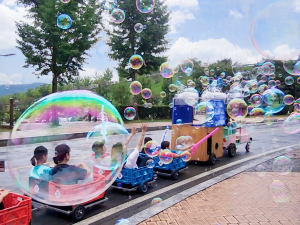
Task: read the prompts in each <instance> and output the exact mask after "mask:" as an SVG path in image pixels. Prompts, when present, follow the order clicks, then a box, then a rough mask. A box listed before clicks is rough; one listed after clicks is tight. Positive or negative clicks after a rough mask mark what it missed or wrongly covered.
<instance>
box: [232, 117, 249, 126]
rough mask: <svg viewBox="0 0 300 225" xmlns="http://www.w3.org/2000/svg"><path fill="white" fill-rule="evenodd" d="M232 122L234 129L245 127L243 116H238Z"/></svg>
mask: <svg viewBox="0 0 300 225" xmlns="http://www.w3.org/2000/svg"><path fill="white" fill-rule="evenodd" d="M234 122H235V124H236V127H242V126H244V125H245V123H246V119H245V117H243V116H238V117H236V118H235V120H234ZM232 124H233V122H232V123H231V125H232Z"/></svg>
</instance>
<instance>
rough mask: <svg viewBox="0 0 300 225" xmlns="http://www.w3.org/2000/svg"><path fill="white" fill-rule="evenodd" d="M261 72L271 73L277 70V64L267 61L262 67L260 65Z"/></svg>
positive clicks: (263, 73) (264, 73)
mask: <svg viewBox="0 0 300 225" xmlns="http://www.w3.org/2000/svg"><path fill="white" fill-rule="evenodd" d="M260 72H261V74H262V75H266V76H268V75H270V74H273V73H274V72H275V65H274V64H273V63H271V62H265V63H264V64H263V65H262V66H261V67H260Z"/></svg>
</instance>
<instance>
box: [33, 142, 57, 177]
mask: <svg viewBox="0 0 300 225" xmlns="http://www.w3.org/2000/svg"><path fill="white" fill-rule="evenodd" d="M47 160H48V149H47V148H45V147H44V146H38V147H36V148H35V150H34V155H33V157H32V158H31V159H30V161H31V164H32V166H33V167H32V168H31V170H30V173H29V178H33V179H38V180H43V181H49V180H51V174H52V168H50V167H48V166H45V165H44V164H45V163H46V162H47Z"/></svg>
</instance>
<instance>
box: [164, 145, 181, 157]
mask: <svg viewBox="0 0 300 225" xmlns="http://www.w3.org/2000/svg"><path fill="white" fill-rule="evenodd" d="M164 149H168V150H170V142H168V141H163V142H162V143H161V150H164ZM177 152H178V151H177ZM172 156H173V158H180V157H181V155H180V154H177V153H174V152H172Z"/></svg>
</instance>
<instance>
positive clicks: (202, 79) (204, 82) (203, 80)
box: [200, 76, 208, 85]
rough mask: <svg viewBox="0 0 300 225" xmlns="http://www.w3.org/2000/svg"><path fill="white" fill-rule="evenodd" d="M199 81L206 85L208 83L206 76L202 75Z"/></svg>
mask: <svg viewBox="0 0 300 225" xmlns="http://www.w3.org/2000/svg"><path fill="white" fill-rule="evenodd" d="M200 81H201V83H202V84H204V85H206V84H208V77H207V76H202V77H201V78H200Z"/></svg>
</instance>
